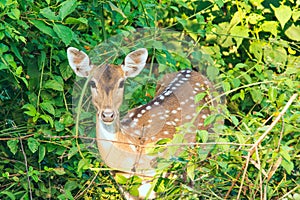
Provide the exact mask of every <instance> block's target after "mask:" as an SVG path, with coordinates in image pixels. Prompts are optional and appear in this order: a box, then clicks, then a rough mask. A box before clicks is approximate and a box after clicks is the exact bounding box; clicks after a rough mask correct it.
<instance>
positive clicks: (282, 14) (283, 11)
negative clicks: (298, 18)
mask: <svg viewBox="0 0 300 200" xmlns="http://www.w3.org/2000/svg"><path fill="white" fill-rule="evenodd" d="M271 8H272V9H273V10H274V12H275V16H276V18H277V19H278V21H279V23H280V25H281V28H284V26H285V24H286V23H287V22H288V21H289V19H290V18H291V16H292V10H291V8H290V7H289V6H286V5H280V6H279V7H278V8H276V7H274V6H273V5H272V4H271Z"/></svg>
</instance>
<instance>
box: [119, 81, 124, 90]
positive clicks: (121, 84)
mask: <svg viewBox="0 0 300 200" xmlns="http://www.w3.org/2000/svg"><path fill="white" fill-rule="evenodd" d="M122 87H124V80H122V81H120V83H119V88H122Z"/></svg>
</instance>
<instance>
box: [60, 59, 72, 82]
mask: <svg viewBox="0 0 300 200" xmlns="http://www.w3.org/2000/svg"><path fill="white" fill-rule="evenodd" d="M59 71H60V74H61V75H62V77H63V79H64V80H67V79H69V78H70V77H71V76H72V75H73V70H72V68H71V67H69V64H68V62H63V63H61V65H60V66H59Z"/></svg>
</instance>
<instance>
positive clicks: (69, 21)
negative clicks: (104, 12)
mask: <svg viewBox="0 0 300 200" xmlns="http://www.w3.org/2000/svg"><path fill="white" fill-rule="evenodd" d="M66 23H67V24H85V25H88V23H89V21H88V20H87V19H86V18H83V17H79V18H74V17H68V18H67V19H66Z"/></svg>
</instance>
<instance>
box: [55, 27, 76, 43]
mask: <svg viewBox="0 0 300 200" xmlns="http://www.w3.org/2000/svg"><path fill="white" fill-rule="evenodd" d="M53 30H54V31H55V33H56V34H57V35H58V37H59V38H60V39H61V40H62V41H63V43H65V45H66V46H68V45H69V44H70V43H71V41H72V39H73V34H74V33H73V31H72V30H71V29H70V28H69V27H67V26H64V25H61V24H54V25H53Z"/></svg>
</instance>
